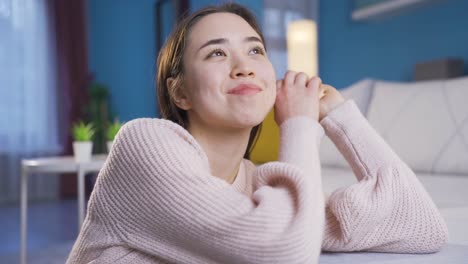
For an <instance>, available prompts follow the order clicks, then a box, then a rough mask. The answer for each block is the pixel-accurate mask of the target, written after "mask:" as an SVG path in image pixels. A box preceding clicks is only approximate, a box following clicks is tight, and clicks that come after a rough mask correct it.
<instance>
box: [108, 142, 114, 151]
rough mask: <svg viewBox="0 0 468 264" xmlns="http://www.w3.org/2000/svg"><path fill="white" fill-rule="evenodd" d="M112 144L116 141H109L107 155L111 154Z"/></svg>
mask: <svg viewBox="0 0 468 264" xmlns="http://www.w3.org/2000/svg"><path fill="white" fill-rule="evenodd" d="M112 143H114V141H107V153H110V150H111V148H112Z"/></svg>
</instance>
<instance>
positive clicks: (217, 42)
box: [198, 36, 263, 51]
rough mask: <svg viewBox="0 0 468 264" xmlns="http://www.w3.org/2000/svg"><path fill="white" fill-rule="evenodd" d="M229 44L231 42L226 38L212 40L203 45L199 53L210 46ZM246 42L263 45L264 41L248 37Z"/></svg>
mask: <svg viewBox="0 0 468 264" xmlns="http://www.w3.org/2000/svg"><path fill="white" fill-rule="evenodd" d="M227 42H229V40H228V39H226V38H217V39H211V40H208V41H207V42H205V44H203V45H201V47H200V48H199V49H198V51H200V50H201V49H203V48H204V47H206V46H209V45H216V44H224V43H227ZM244 42H260V43H261V44H263V41H262V40H261V39H260V38H258V37H256V36H250V37H246V38H245V39H244Z"/></svg>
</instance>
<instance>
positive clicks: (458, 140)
mask: <svg viewBox="0 0 468 264" xmlns="http://www.w3.org/2000/svg"><path fill="white" fill-rule="evenodd" d="M340 91H341V92H342V93H343V95H344V96H345V97H346V98H349V99H354V101H355V102H356V104H357V105H358V107H359V108H360V110H361V112H362V113H363V114H364V115H365V116H366V118H367V119H368V121H369V123H370V124H371V125H372V126H373V127H374V128H375V129H376V130H377V132H378V133H379V134H380V135H381V136H382V137H383V138H384V139H385V141H386V142H387V143H388V144H389V145H390V146H391V147H392V148H393V150H394V151H395V152H396V153H397V154H398V155H399V156H400V157H401V158H402V160H404V161H405V162H406V163H407V164H408V165H409V166H410V167H411V168H412V169H413V170H414V171H415V173H416V175H418V178H419V179H420V181H421V182H422V184H423V185H424V186H425V188H426V189H427V191H428V192H429V194H430V195H431V197H432V198H433V200H434V202H435V203H436V205H437V206H438V208H439V209H440V212H441V213H442V215H443V217H444V218H445V220H446V222H447V224H448V228H449V243H448V245H447V246H446V247H445V248H444V249H443V250H442V251H441V252H439V253H436V254H431V255H419V256H418V255H401V254H398V255H395V254H371V253H362V254H361V253H353V255H352V257H350V256H349V255H350V254H323V255H322V256H321V259H320V263H468V77H463V78H457V79H449V80H437V81H424V82H414V83H396V82H385V81H379V80H372V79H364V80H361V81H359V82H357V83H355V84H353V85H351V86H349V87H347V88H344V89H342V90H340ZM320 155H321V162H322V173H323V181H324V189H325V192H326V193H331V192H333V191H334V190H335V189H337V188H340V187H344V186H348V185H350V184H353V183H354V182H355V181H356V180H355V178H354V175H353V173H352V171H351V169H350V167H349V165H348V164H347V162H346V161H345V159H344V158H343V157H342V155H341V154H340V153H339V152H338V150H337V149H336V147H335V146H334V145H333V143H332V142H331V140H330V139H328V138H327V137H325V138H324V140H323V141H322V144H321V149H320ZM450 261H452V262H450Z"/></svg>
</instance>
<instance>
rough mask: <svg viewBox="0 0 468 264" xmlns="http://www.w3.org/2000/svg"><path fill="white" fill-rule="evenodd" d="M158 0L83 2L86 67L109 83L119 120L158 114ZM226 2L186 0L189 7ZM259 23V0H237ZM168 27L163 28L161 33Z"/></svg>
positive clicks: (100, 79) (260, 7) (106, 83)
mask: <svg viewBox="0 0 468 264" xmlns="http://www.w3.org/2000/svg"><path fill="white" fill-rule="evenodd" d="M156 2H157V0H138V1H131V0H88V2H87V3H88V38H89V40H88V41H89V44H88V47H89V64H90V65H89V67H90V71H91V72H92V73H94V75H95V78H96V81H98V82H100V83H103V84H105V85H107V86H108V87H109V91H110V93H111V98H110V103H111V108H112V110H113V112H115V114H116V115H117V116H118V117H119V118H120V120H121V121H128V120H131V119H134V118H137V117H157V116H159V113H158V111H157V101H156V88H155V79H154V78H155V74H156V72H155V71H156V53H157V52H156V25H155V16H154V12H155V4H156ZM220 2H226V1H216V0H198V1H195V0H191V1H190V9H191V10H196V9H199V8H201V7H203V6H205V5H209V4H217V3H220ZM237 2H238V3H241V4H244V5H246V6H248V7H249V8H250V9H251V10H252V11H253V12H254V13H255V14H256V15H257V17H258V19H259V21H261V17H262V14H263V1H262V0H255V1H252V0H250V1H249V0H238V1H237ZM169 30H170V29H164V32H166V31H169Z"/></svg>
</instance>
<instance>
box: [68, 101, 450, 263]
mask: <svg viewBox="0 0 468 264" xmlns="http://www.w3.org/2000/svg"><path fill="white" fill-rule="evenodd" d="M321 124H322V126H323V127H324V128H325V131H326V133H327V135H328V136H329V137H330V138H332V140H333V141H334V142H335V144H337V146H338V148H339V149H340V151H341V152H342V153H343V154H344V155H345V157H346V158H347V160H348V161H349V162H350V164H351V166H352V168H353V171H354V172H355V174H356V177H357V178H358V180H359V182H358V183H356V184H354V185H352V186H350V187H348V188H344V189H340V190H337V191H336V192H334V193H333V194H332V195H331V197H330V199H329V200H328V201H327V206H326V209H325V205H324V200H323V195H322V183H321V173H320V162H319V156H318V147H319V143H320V139H321V138H322V136H323V129H322V127H321V126H320V125H319V124H318V123H317V122H316V121H314V120H312V119H309V118H306V117H296V118H292V119H289V120H287V121H286V122H284V123H283V124H282V125H281V127H280V134H281V140H280V155H279V161H278V162H271V163H266V164H263V165H261V166H258V167H255V166H254V165H253V164H252V163H251V162H249V161H247V160H244V162H243V163H242V164H241V167H240V170H239V173H238V175H237V178H236V179H235V181H234V183H233V184H232V185H230V184H228V183H227V182H225V181H224V180H221V179H219V178H216V177H214V176H213V175H212V174H211V172H210V166H209V164H208V158H207V156H206V154H205V153H204V151H203V150H202V148H201V147H200V145H199V144H198V143H197V142H196V141H195V139H194V138H193V137H192V136H191V135H190V134H189V133H188V132H187V131H186V130H184V129H183V128H182V127H180V126H178V125H176V124H174V123H172V122H170V121H167V120H159V119H137V120H134V121H131V122H129V123H127V124H126V125H125V126H124V127H123V128H122V129H121V131H120V132H119V134H118V136H117V138H116V140H115V142H114V146H113V148H112V151H111V153H110V154H109V157H108V159H107V161H106V164H105V165H104V167H103V169H102V170H101V172H100V174H99V177H98V180H97V182H96V185H95V187H94V191H93V193H92V195H91V199H90V201H89V206H88V213H87V216H86V219H85V222H84V224H83V227H82V229H81V232H80V234H79V237H78V239H77V241H76V243H75V245H74V247H73V249H72V252H71V254H70V257H69V259H68V261H67V263H91V262H92V263H316V262H317V261H318V257H319V254H320V249H321V246H322V247H323V249H324V250H330V251H354V250H368V251H379V252H413V253H424V252H434V251H437V250H439V249H440V248H441V246H442V245H443V244H445V242H446V240H447V228H446V226H445V223H444V221H443V220H442V218H441V216H440V214H439V213H438V211H437V208H436V207H435V205H434V204H433V202H432V201H431V199H430V197H429V196H428V194H427V193H426V192H425V190H424V189H423V187H422V186H421V184H420V183H419V181H418V180H417V178H416V176H415V175H414V173H413V172H412V171H411V170H410V169H409V168H408V167H407V166H406V165H405V164H404V163H403V162H402V161H400V160H399V158H398V157H397V156H396V155H395V154H394V153H393V152H392V151H391V150H390V148H389V147H388V146H387V145H386V144H385V142H384V141H383V140H382V139H381V138H380V137H379V136H378V135H377V133H376V132H375V131H374V130H373V129H372V128H371V127H370V126H369V124H368V123H367V121H366V120H365V119H364V117H363V116H362V115H361V114H360V113H359V111H358V110H357V107H356V106H355V105H354V103H353V102H352V101H348V102H346V103H344V104H343V105H342V106H340V107H339V108H337V109H335V110H334V111H332V112H331V113H330V114H329V115H328V117H326V118H324V119H323V120H322V122H321ZM325 214H326V216H325ZM324 221H325V223H324ZM324 231H325V232H324ZM322 243H323V244H322Z"/></svg>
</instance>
